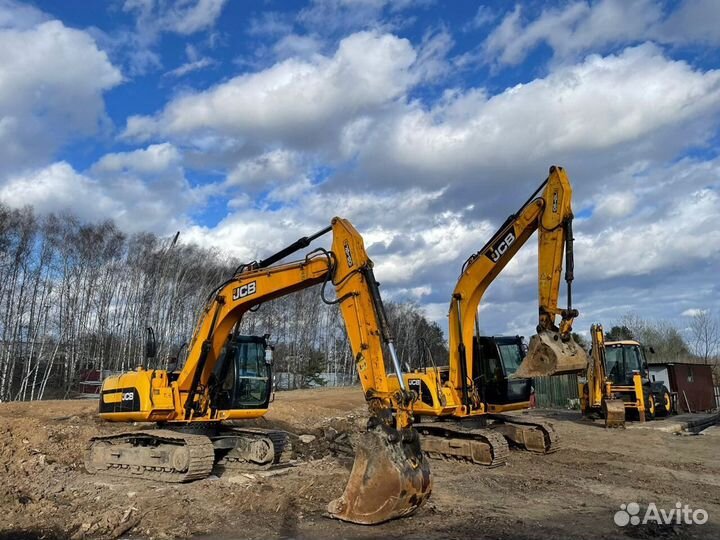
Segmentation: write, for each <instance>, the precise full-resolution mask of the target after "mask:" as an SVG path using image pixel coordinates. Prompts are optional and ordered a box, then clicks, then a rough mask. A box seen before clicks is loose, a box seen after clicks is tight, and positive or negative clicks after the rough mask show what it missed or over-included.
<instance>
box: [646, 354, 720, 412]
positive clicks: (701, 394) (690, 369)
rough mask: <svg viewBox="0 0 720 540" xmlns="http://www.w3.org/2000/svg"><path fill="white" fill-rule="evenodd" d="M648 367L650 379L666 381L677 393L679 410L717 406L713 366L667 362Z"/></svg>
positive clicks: (695, 410)
mask: <svg viewBox="0 0 720 540" xmlns="http://www.w3.org/2000/svg"><path fill="white" fill-rule="evenodd" d="M648 368H649V371H650V380H652V381H662V382H664V383H665V385H666V386H667V387H668V388H669V389H670V391H671V392H673V393H674V394H675V403H676V406H677V411H678V412H702V411H711V410H713V409H715V408H717V404H716V403H715V394H714V390H713V376H712V368H711V366H709V365H707V364H694V363H685V362H667V363H657V364H656V363H652V364H650V365H649V366H648ZM688 408H689V410H688Z"/></svg>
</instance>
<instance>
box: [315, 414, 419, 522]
mask: <svg viewBox="0 0 720 540" xmlns="http://www.w3.org/2000/svg"><path fill="white" fill-rule="evenodd" d="M431 488H432V481H431V479H430V467H429V466H428V460H427V459H426V458H425V456H424V455H423V453H422V450H421V449H420V440H419V436H418V434H417V431H415V430H414V429H412V428H408V429H407V430H403V432H399V431H397V430H395V429H393V428H389V427H387V426H385V425H383V424H380V425H377V426H375V427H373V428H371V429H368V430H367V431H366V432H365V433H363V434H362V435H361V436H360V440H359V442H358V445H357V447H356V449H355V463H354V464H353V468H352V471H351V472H350V479H349V480H348V483H347V485H346V486H345V491H344V492H343V494H342V496H341V497H340V498H339V499H335V500H334V501H332V502H330V504H328V507H327V510H328V513H329V514H330V515H331V516H332V517H334V518H336V519H341V520H343V521H350V522H352V523H359V524H361V525H375V524H377V523H382V522H384V521H388V520H390V519H395V518H399V517H403V516H407V515H410V514H412V513H413V512H414V511H415V510H416V509H417V508H419V507H420V506H422V504H423V503H424V502H425V501H426V500H427V498H428V497H429V496H430V491H431Z"/></svg>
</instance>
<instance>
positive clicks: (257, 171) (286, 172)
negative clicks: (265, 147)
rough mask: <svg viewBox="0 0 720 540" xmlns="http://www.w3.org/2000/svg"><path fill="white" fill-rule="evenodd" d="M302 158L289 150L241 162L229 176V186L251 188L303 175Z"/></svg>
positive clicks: (278, 150)
mask: <svg viewBox="0 0 720 540" xmlns="http://www.w3.org/2000/svg"><path fill="white" fill-rule="evenodd" d="M303 172H304V171H303V169H302V167H301V156H300V155H299V154H298V153H297V152H291V151H289V150H280V149H276V150H270V151H268V152H266V153H264V154H262V155H261V156H257V157H255V158H251V159H247V160H243V161H241V162H239V163H238V164H237V165H236V166H235V167H234V168H233V170H231V171H230V173H229V174H228V176H227V182H228V184H232V185H245V186H251V185H253V184H267V183H272V182H278V181H280V182H283V181H288V180H292V179H293V178H298V177H299V176H301V175H302V174H303Z"/></svg>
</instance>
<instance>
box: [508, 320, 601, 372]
mask: <svg viewBox="0 0 720 540" xmlns="http://www.w3.org/2000/svg"><path fill="white" fill-rule="evenodd" d="M588 363H589V358H588V355H587V353H586V352H585V351H584V350H583V349H582V347H580V346H579V345H578V344H577V343H575V341H574V340H573V339H572V337H570V338H569V339H568V340H567V341H563V340H562V339H561V338H560V334H559V333H558V332H550V331H544V332H539V333H538V334H536V335H534V336H533V337H531V338H530V345H529V346H528V353H527V355H526V356H525V360H523V362H522V364H520V367H519V368H518V370H517V371H516V372H515V373H514V374H513V375H512V378H513V379H521V378H522V379H524V378H530V377H545V376H548V375H563V374H565V373H578V372H581V371H585V370H587V367H588Z"/></svg>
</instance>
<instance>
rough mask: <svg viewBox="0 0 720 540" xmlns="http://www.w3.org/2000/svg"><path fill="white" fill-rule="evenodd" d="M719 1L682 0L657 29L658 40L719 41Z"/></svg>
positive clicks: (682, 42)
mask: <svg viewBox="0 0 720 540" xmlns="http://www.w3.org/2000/svg"><path fill="white" fill-rule="evenodd" d="M718 21H720V2H717V1H716V0H684V1H682V2H681V3H680V5H679V6H678V8H677V9H676V10H675V11H673V12H672V13H671V14H670V15H669V16H668V18H667V19H666V20H665V21H664V23H663V24H662V25H660V27H659V28H658V29H657V31H656V32H657V35H658V40H660V41H663V42H667V43H677V44H687V43H704V44H709V45H717V44H719V43H720V24H718Z"/></svg>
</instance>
